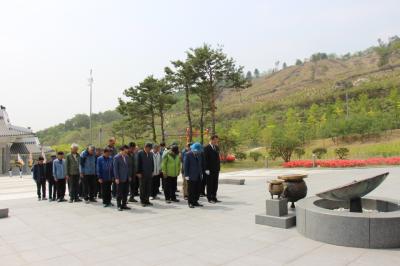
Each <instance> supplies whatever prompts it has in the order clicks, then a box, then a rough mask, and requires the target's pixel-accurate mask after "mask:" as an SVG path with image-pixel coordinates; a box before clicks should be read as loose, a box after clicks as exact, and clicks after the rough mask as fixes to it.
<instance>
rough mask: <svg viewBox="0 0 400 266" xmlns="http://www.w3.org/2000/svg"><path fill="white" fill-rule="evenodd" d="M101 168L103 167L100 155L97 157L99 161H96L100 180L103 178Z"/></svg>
mask: <svg viewBox="0 0 400 266" xmlns="http://www.w3.org/2000/svg"><path fill="white" fill-rule="evenodd" d="M100 169H102V160H101V158H100V157H99V158H97V163H96V175H97V177H98V178H99V180H100V179H101V173H100Z"/></svg>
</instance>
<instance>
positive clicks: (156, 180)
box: [151, 174, 161, 197]
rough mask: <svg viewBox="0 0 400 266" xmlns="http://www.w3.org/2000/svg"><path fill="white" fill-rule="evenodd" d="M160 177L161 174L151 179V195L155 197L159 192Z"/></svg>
mask: <svg viewBox="0 0 400 266" xmlns="http://www.w3.org/2000/svg"><path fill="white" fill-rule="evenodd" d="M160 178H161V174H159V175H155V176H153V181H152V183H151V196H152V197H157V195H158V193H160Z"/></svg>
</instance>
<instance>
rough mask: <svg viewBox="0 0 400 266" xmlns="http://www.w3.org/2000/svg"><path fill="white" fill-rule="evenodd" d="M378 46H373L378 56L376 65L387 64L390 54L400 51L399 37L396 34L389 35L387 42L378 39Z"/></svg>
mask: <svg viewBox="0 0 400 266" xmlns="http://www.w3.org/2000/svg"><path fill="white" fill-rule="evenodd" d="M378 44H379V45H378V46H377V47H375V48H374V50H375V52H376V53H377V54H378V56H379V61H378V66H380V67H382V66H385V65H387V64H389V58H390V55H392V54H394V53H399V51H400V38H399V37H398V36H393V37H390V38H389V40H388V42H387V43H385V42H383V41H382V40H381V39H378Z"/></svg>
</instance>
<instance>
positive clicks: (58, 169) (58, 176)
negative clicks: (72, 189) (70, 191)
mask: <svg viewBox="0 0 400 266" xmlns="http://www.w3.org/2000/svg"><path fill="white" fill-rule="evenodd" d="M53 176H54V181H56V186H57V198H58V202H62V201H65V199H64V196H65V179H66V176H67V164H66V162H65V160H64V152H62V151H59V152H58V153H57V159H55V160H54V161H53Z"/></svg>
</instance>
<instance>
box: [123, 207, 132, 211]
mask: <svg viewBox="0 0 400 266" xmlns="http://www.w3.org/2000/svg"><path fill="white" fill-rule="evenodd" d="M122 209H124V210H130V209H131V208H129V207H128V206H123V207H122Z"/></svg>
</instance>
